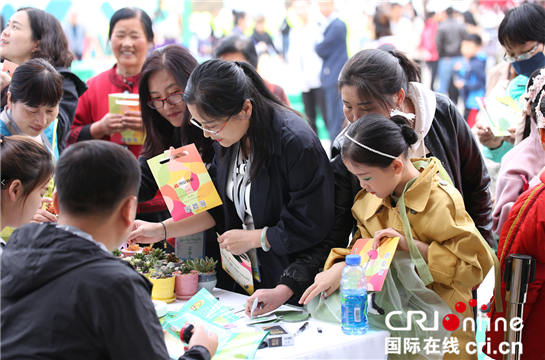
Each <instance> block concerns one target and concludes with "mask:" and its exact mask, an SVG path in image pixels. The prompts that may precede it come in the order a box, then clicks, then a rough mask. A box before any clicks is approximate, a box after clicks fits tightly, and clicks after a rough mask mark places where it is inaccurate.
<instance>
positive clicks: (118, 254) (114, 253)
mask: <svg viewBox="0 0 545 360" xmlns="http://www.w3.org/2000/svg"><path fill="white" fill-rule="evenodd" d="M112 255H113V256H115V257H116V258H118V259H122V258H123V253H122V252H121V250H119V249H115V250H114V251H112Z"/></svg>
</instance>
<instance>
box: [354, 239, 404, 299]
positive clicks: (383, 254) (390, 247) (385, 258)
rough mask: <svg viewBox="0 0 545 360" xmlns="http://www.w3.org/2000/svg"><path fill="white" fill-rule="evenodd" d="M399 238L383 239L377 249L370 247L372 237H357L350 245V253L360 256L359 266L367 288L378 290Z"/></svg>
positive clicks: (384, 277) (380, 287)
mask: <svg viewBox="0 0 545 360" xmlns="http://www.w3.org/2000/svg"><path fill="white" fill-rule="evenodd" d="M398 243H399V238H398V237H395V238H389V239H386V240H383V241H382V242H381V244H380V246H379V247H378V249H377V250H373V249H371V245H372V244H373V239H359V240H358V241H356V243H355V244H354V247H352V252H351V253H352V254H356V255H360V256H361V266H363V268H364V269H365V268H366V266H367V269H366V270H365V276H366V277H367V290H368V291H380V290H381V289H382V285H384V280H386V274H387V273H388V269H389V268H390V264H391V263H392V259H393V258H394V254H395V252H396V249H397V244H398Z"/></svg>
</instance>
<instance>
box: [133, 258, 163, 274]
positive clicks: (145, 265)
mask: <svg viewBox="0 0 545 360" xmlns="http://www.w3.org/2000/svg"><path fill="white" fill-rule="evenodd" d="M158 264H159V262H158V261H157V259H155V258H154V257H153V256H150V255H146V257H145V258H144V259H143V260H142V261H141V262H140V263H139V267H138V268H137V269H136V270H137V271H138V272H139V273H141V274H147V273H149V272H151V271H152V270H154V269H155V266H156V265H158Z"/></svg>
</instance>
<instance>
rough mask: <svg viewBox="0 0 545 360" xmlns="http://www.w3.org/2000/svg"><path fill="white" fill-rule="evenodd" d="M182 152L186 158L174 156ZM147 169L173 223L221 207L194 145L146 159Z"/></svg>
mask: <svg viewBox="0 0 545 360" xmlns="http://www.w3.org/2000/svg"><path fill="white" fill-rule="evenodd" d="M183 152H187V153H188V155H185V156H181V157H177V156H176V155H180V154H182V153H183ZM148 165H149V167H150V169H151V172H152V173H153V177H154V178H155V181H156V182H157V185H158V186H159V190H161V194H162V195H163V199H164V200H165V203H166V205H167V207H168V210H169V211H170V215H171V216H172V219H173V220H174V221H179V220H182V219H185V218H188V217H190V216H193V215H196V214H199V213H201V212H203V211H206V210H209V209H212V208H214V207H216V206H219V205H221V204H222V202H221V199H220V197H219V195H218V192H217V190H216V188H215V186H214V183H213V182H212V179H211V178H210V174H208V171H207V170H206V166H205V165H204V163H203V161H202V159H201V156H200V155H199V152H198V151H197V148H196V147H195V145H194V144H190V145H187V146H183V147H181V148H178V149H175V150H172V151H170V150H167V151H165V152H164V153H163V154H160V155H157V156H155V157H153V158H151V159H149V160H148Z"/></svg>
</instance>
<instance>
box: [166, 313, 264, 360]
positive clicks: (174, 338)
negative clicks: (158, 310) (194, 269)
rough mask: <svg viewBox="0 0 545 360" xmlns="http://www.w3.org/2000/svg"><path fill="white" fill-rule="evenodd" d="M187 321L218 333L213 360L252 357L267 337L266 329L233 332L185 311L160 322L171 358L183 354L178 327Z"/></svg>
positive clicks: (176, 357)
mask: <svg viewBox="0 0 545 360" xmlns="http://www.w3.org/2000/svg"><path fill="white" fill-rule="evenodd" d="M186 322H189V323H191V324H194V325H195V324H200V325H202V326H203V327H204V329H205V330H206V331H207V332H214V333H216V335H218V349H217V352H216V355H215V356H214V360H223V359H225V360H226V359H253V358H254V357H255V353H256V351H257V349H258V348H259V345H261V343H262V342H263V340H264V339H265V338H266V337H267V335H268V331H259V332H235V331H233V330H227V329H225V328H223V327H222V326H220V325H218V324H216V323H214V322H212V321H210V320H209V319H206V318H203V317H202V316H200V315H199V314H197V313H187V314H185V315H183V316H181V317H178V318H176V319H171V320H167V321H165V322H163V323H162V327H163V329H165V330H166V331H167V334H166V335H165V340H166V344H167V350H168V353H169V355H170V356H171V358H173V359H178V357H180V356H181V355H183V348H182V351H180V344H181V343H182V342H181V340H179V339H180V329H182V327H183V325H184V324H185V323H186Z"/></svg>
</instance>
